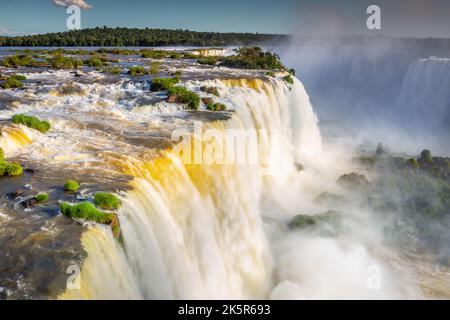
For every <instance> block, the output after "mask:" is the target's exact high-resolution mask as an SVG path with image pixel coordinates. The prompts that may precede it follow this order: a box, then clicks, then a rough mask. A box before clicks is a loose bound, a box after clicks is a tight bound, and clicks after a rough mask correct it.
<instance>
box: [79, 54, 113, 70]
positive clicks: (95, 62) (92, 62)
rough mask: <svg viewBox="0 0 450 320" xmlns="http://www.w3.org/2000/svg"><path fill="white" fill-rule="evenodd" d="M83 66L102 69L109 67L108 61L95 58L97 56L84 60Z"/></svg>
mask: <svg viewBox="0 0 450 320" xmlns="http://www.w3.org/2000/svg"><path fill="white" fill-rule="evenodd" d="M83 64H84V65H85V66H88V67H93V68H101V67H106V66H107V65H108V63H107V62H106V61H104V60H102V58H100V57H95V56H93V57H91V58H89V59H86V60H84V61H83Z"/></svg>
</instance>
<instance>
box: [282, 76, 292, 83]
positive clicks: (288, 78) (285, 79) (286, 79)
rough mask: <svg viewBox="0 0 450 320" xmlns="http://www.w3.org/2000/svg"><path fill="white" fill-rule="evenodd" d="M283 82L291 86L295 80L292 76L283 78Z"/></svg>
mask: <svg viewBox="0 0 450 320" xmlns="http://www.w3.org/2000/svg"><path fill="white" fill-rule="evenodd" d="M283 80H284V81H286V82H287V83H289V84H290V85H293V84H294V79H292V77H291V76H290V75H288V76H285V77H283Z"/></svg>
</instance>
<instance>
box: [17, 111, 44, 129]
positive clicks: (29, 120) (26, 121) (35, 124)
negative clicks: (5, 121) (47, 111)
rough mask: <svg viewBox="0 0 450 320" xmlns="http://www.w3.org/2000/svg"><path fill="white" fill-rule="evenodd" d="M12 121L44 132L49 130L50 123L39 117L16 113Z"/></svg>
mask: <svg viewBox="0 0 450 320" xmlns="http://www.w3.org/2000/svg"><path fill="white" fill-rule="evenodd" d="M12 122H13V123H14V124H23V125H25V126H27V127H29V128H32V129H35V130H38V131H39V132H41V133H46V132H47V131H48V130H50V123H48V122H47V121H42V120H40V119H39V118H36V117H31V116H26V115H24V114H16V115H15V116H13V117H12Z"/></svg>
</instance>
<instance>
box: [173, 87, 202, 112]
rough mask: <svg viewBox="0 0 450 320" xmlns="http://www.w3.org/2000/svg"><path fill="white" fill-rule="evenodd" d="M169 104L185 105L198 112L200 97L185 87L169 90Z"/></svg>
mask: <svg viewBox="0 0 450 320" xmlns="http://www.w3.org/2000/svg"><path fill="white" fill-rule="evenodd" d="M168 94H169V98H168V101H169V102H175V103H185V104H187V106H188V108H189V109H190V110H197V109H198V107H199V106H200V101H201V100H200V96H199V95H198V94H196V93H195V92H192V91H190V90H188V89H186V88H185V87H182V86H177V87H173V88H171V89H169V90H168Z"/></svg>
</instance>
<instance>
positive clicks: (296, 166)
mask: <svg viewBox="0 0 450 320" xmlns="http://www.w3.org/2000/svg"><path fill="white" fill-rule="evenodd" d="M294 165H295V168H296V169H297V171H303V170H305V167H303V165H302V164H301V163H298V162H296V163H294Z"/></svg>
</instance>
